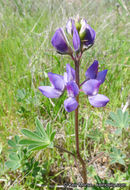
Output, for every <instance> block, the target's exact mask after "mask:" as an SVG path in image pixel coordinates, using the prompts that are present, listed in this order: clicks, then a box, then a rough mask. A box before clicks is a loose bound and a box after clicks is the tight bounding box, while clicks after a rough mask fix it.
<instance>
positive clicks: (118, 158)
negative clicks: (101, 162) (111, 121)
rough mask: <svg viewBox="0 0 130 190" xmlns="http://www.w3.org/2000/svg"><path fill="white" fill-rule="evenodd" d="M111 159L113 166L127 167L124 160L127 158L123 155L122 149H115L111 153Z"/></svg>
mask: <svg viewBox="0 0 130 190" xmlns="http://www.w3.org/2000/svg"><path fill="white" fill-rule="evenodd" d="M110 158H111V161H110V163H111V164H114V163H119V164H122V165H125V161H124V158H126V155H125V154H123V153H122V152H121V150H120V149H117V148H115V147H114V148H112V149H111V153H110Z"/></svg>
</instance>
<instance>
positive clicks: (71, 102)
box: [39, 64, 79, 112]
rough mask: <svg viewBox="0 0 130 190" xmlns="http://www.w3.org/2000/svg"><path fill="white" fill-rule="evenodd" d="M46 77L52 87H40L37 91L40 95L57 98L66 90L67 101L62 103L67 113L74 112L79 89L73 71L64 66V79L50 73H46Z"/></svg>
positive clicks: (68, 66)
mask: <svg viewBox="0 0 130 190" xmlns="http://www.w3.org/2000/svg"><path fill="white" fill-rule="evenodd" d="M48 77H49V80H50V82H51V84H52V86H40V87H39V90H40V91H41V92H42V94H43V95H44V96H46V97H48V98H59V97H60V96H61V95H62V94H63V92H64V91H65V89H66V90H67V94H68V99H66V100H65V101H64V107H65V110H66V111H67V112H71V111H74V110H75V109H76V108H77V106H78V102H77V101H76V99H75V97H76V96H77V95H78V93H79V88H78V86H77V84H76V82H75V70H74V69H73V68H72V67H71V66H70V65H69V64H66V73H64V77H63V76H61V75H58V74H54V73H51V72H49V73H48Z"/></svg>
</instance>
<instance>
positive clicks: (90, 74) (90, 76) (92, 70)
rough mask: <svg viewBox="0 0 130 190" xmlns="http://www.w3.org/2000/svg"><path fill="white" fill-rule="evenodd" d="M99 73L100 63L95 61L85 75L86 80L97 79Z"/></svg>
mask: <svg viewBox="0 0 130 190" xmlns="http://www.w3.org/2000/svg"><path fill="white" fill-rule="evenodd" d="M97 73H98V61H97V60H95V61H94V62H93V64H92V65H91V66H90V67H89V68H88V69H87V71H86V73H85V76H86V79H96V76H97Z"/></svg>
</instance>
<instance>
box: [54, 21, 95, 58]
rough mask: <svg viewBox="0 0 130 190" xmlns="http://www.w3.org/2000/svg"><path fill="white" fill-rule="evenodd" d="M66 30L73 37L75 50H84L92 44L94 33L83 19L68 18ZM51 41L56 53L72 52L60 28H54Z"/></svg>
mask: <svg viewBox="0 0 130 190" xmlns="http://www.w3.org/2000/svg"><path fill="white" fill-rule="evenodd" d="M66 32H67V34H69V35H70V36H72V38H73V47H74V50H75V52H79V51H84V50H85V49H87V48H88V47H90V46H92V45H93V44H94V40H95V37H96V33H95V31H94V30H93V29H92V28H91V27H90V26H89V24H88V23H87V21H86V20H85V19H79V18H77V19H76V20H74V19H69V20H68V22H67V25H66ZM51 43H52V45H53V46H54V47H55V48H56V50H57V52H58V53H61V54H70V55H71V54H72V53H73V48H72V47H71V46H70V45H69V42H68V40H67V37H66V35H65V33H64V31H63V29H62V28H59V29H57V30H56V32H55V34H54V36H53V38H52V40H51Z"/></svg>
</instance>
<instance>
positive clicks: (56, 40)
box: [51, 28, 72, 54]
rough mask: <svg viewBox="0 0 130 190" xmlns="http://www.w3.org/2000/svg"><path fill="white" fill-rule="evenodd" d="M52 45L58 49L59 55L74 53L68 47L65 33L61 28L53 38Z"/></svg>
mask: <svg viewBox="0 0 130 190" xmlns="http://www.w3.org/2000/svg"><path fill="white" fill-rule="evenodd" d="M51 43H52V45H53V46H54V48H56V50H57V52H58V53H61V54H71V53H72V49H71V48H70V47H69V46H68V42H67V38H66V36H65V34H64V31H63V30H62V29H61V28H59V29H57V30H56V32H55V34H54V36H53V37H52V40H51Z"/></svg>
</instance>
